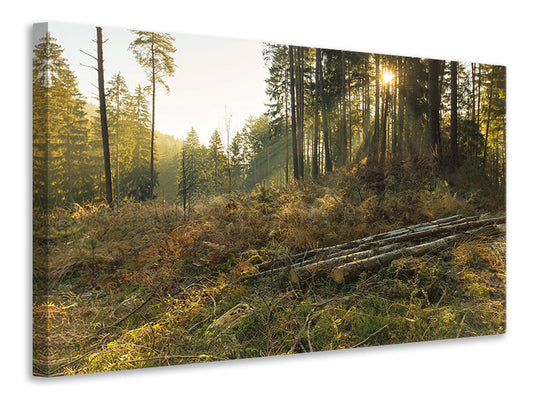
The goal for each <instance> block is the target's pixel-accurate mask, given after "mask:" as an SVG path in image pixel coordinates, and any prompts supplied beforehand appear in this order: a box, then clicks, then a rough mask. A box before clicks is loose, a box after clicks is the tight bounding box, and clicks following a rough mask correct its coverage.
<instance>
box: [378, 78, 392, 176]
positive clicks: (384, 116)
mask: <svg viewBox="0 0 533 400" xmlns="http://www.w3.org/2000/svg"><path fill="white" fill-rule="evenodd" d="M389 85H390V84H387V91H386V93H385V106H384V107H383V110H381V113H382V115H381V116H382V119H381V137H380V139H381V149H380V151H379V164H380V165H382V166H383V165H384V164H385V161H386V158H387V114H388V112H389V100H390V87H389Z"/></svg>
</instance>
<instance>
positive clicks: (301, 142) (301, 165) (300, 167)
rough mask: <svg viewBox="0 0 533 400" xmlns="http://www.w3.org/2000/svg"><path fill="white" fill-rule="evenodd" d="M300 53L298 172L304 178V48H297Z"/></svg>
mask: <svg viewBox="0 0 533 400" xmlns="http://www.w3.org/2000/svg"><path fill="white" fill-rule="evenodd" d="M297 54H298V62H297V66H298V85H297V87H298V89H299V95H298V102H297V105H298V109H299V114H298V130H299V132H298V136H299V141H298V144H299V146H298V147H299V159H298V172H300V179H304V76H303V48H302V47H298V48H297Z"/></svg>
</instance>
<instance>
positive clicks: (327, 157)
mask: <svg viewBox="0 0 533 400" xmlns="http://www.w3.org/2000/svg"><path fill="white" fill-rule="evenodd" d="M316 58H317V65H316V67H317V70H318V71H317V74H318V77H319V82H318V91H319V96H320V106H321V114H322V125H323V127H322V131H323V142H324V172H325V173H326V174H327V173H328V172H331V171H332V170H333V164H332V162H331V151H330V148H329V125H328V110H327V101H326V97H325V95H324V73H323V71H322V49H317V54H316Z"/></svg>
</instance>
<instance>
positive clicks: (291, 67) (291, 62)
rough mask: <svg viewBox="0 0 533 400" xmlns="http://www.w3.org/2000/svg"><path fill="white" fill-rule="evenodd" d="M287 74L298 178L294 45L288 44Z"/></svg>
mask: <svg viewBox="0 0 533 400" xmlns="http://www.w3.org/2000/svg"><path fill="white" fill-rule="evenodd" d="M289 75H290V86H291V132H292V164H293V172H294V178H295V179H299V177H300V174H299V172H298V139H297V135H296V104H295V100H296V99H295V93H294V90H295V87H294V86H295V77H294V47H293V46H289Z"/></svg>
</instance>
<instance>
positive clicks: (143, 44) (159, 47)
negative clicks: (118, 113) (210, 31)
mask: <svg viewBox="0 0 533 400" xmlns="http://www.w3.org/2000/svg"><path fill="white" fill-rule="evenodd" d="M133 33H134V34H135V36H136V38H135V40H133V41H132V42H131V43H130V46H129V49H130V50H132V51H133V54H134V55H135V59H136V60H137V62H138V63H139V64H140V65H141V67H143V68H144V70H145V72H146V74H147V75H148V79H149V81H150V86H151V92H152V124H151V145H150V198H153V196H154V137H155V98H156V90H157V86H158V85H160V86H162V87H163V88H165V89H166V91H167V93H168V92H169V91H170V88H169V87H168V85H167V84H166V82H165V78H166V77H169V76H173V75H174V72H175V69H176V65H175V64H174V58H173V57H172V54H173V53H175V52H176V50H177V49H176V48H175V47H174V45H173V41H174V37H173V36H172V35H171V34H169V33H155V32H146V31H133Z"/></svg>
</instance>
